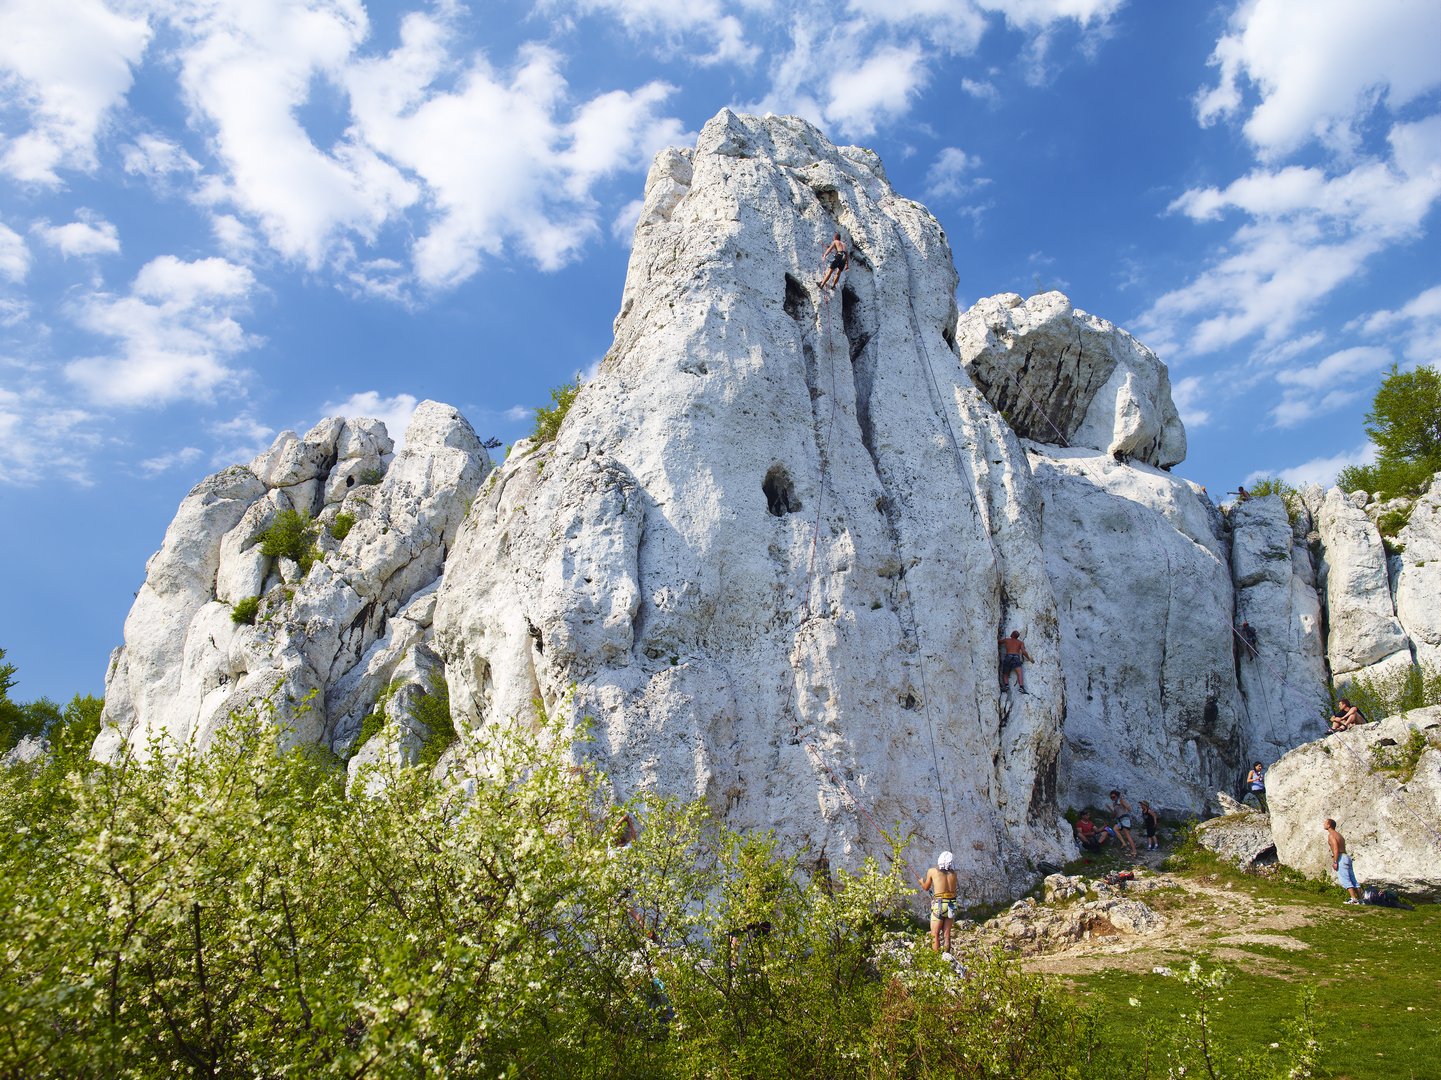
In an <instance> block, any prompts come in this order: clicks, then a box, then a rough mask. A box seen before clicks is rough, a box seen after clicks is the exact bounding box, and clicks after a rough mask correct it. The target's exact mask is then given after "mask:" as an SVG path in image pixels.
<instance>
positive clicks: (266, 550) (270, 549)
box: [258, 510, 320, 575]
mask: <svg viewBox="0 0 1441 1080" xmlns="http://www.w3.org/2000/svg"><path fill="white" fill-rule="evenodd" d="M316 528H317V526H316V524H315V521H314V520H313V519H312V518H311V516H310V515H309V514H307V513H304V512H302V511H300V510H282V511H280V513H278V514H276V515H275V520H274V521H273V522H271V524H270V527H269V528H268V529H266V530H265V531H264V532H262V533H261V534H260V536H259V537H258V539H259V540H260V552H261V554H262V555H269V556H270V557H271V558H272V559H276V558H286V559H291V560H293V561H294V562H296V563H297V564H299V566H300V572H301V574H302V575H304V574H308V573H309V572H310V568H311V567H312V566H314V565H315V563H316V561H317V560H318V559H319V558H320V551H319V550H318V549H317V548H316V546H315V531H316Z"/></svg>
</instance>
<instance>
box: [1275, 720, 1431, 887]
mask: <svg viewBox="0 0 1441 1080" xmlns="http://www.w3.org/2000/svg"><path fill="white" fill-rule="evenodd" d="M1413 730H1416V731H1420V732H1422V733H1423V735H1424V736H1425V737H1426V739H1427V740H1428V743H1429V747H1428V749H1426V750H1425V751H1424V752H1423V753H1421V755H1420V756H1419V759H1418V760H1417V761H1416V762H1415V768H1414V771H1413V773H1412V775H1411V776H1410V777H1409V779H1405V780H1404V782H1403V781H1402V779H1398V778H1397V777H1396V776H1394V775H1390V774H1388V773H1387V772H1386V771H1384V770H1381V769H1378V768H1377V767H1376V763H1375V760H1374V758H1373V750H1374V749H1375V748H1380V750H1381V752H1382V753H1383V754H1391V755H1394V754H1396V753H1397V750H1398V748H1399V747H1401V746H1404V745H1405V743H1406V741H1407V739H1408V738H1409V737H1410V735H1411V732H1412V731H1413ZM1266 799H1267V803H1268V804H1269V805H1270V808H1271V833H1272V835H1273V837H1274V838H1275V841H1276V854H1277V856H1278V857H1279V859H1280V861H1281V862H1282V863H1284V864H1285V865H1287V866H1290V867H1293V868H1295V869H1297V870H1300V871H1301V872H1302V873H1305V874H1308V875H1310V876H1313V877H1323V876H1327V875H1329V874H1330V873H1331V859H1330V854H1329V852H1328V850H1327V847H1326V837H1325V834H1324V833H1323V831H1322V823H1323V822H1324V821H1325V819H1326V818H1328V817H1329V818H1334V819H1335V821H1336V827H1337V828H1338V829H1339V830H1340V832H1341V834H1342V835H1343V836H1345V838H1346V846H1347V849H1348V850H1349V851H1350V853H1351V857H1352V860H1353V861H1354V863H1355V865H1356V876H1357V877H1358V878H1359V879H1360V881H1361V883H1362V884H1363V885H1384V886H1387V887H1390V888H1395V889H1400V890H1402V891H1404V892H1407V893H1411V894H1413V895H1419V896H1430V897H1441V707H1437V706H1433V707H1431V708H1427V709H1416V710H1413V711H1412V712H1409V713H1403V714H1401V715H1399V716H1393V717H1389V718H1387V719H1386V720H1383V721H1380V722H1379V723H1375V724H1367V725H1365V726H1364V727H1359V728H1353V729H1352V730H1350V731H1345V732H1341V733H1340V734H1336V735H1329V736H1327V737H1325V738H1323V739H1318V740H1316V741H1315V742H1311V743H1307V744H1306V745H1304V746H1299V747H1297V748H1296V749H1294V750H1292V751H1291V752H1290V753H1289V754H1287V755H1286V756H1285V757H1283V758H1281V760H1280V761H1277V762H1276V763H1275V764H1274V765H1272V766H1271V771H1270V773H1269V774H1268V775H1267V777H1266Z"/></svg>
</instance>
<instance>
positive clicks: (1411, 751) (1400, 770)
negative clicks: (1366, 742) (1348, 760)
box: [1371, 727, 1431, 784]
mask: <svg viewBox="0 0 1441 1080" xmlns="http://www.w3.org/2000/svg"><path fill="white" fill-rule="evenodd" d="M1429 749H1431V743H1430V741H1429V740H1428V739H1427V738H1426V733H1425V732H1423V731H1422V730H1421V729H1420V728H1415V727H1413V728H1412V729H1411V732H1410V734H1409V735H1407V736H1406V741H1405V742H1404V743H1401V744H1400V745H1399V746H1394V745H1393V746H1384V745H1382V744H1380V743H1377V744H1376V745H1374V746H1372V747H1371V771H1372V772H1375V773H1381V774H1383V775H1385V776H1394V777H1395V778H1396V779H1397V780H1399V781H1401V783H1403V784H1408V783H1410V782H1411V778H1412V777H1413V776H1415V775H1416V765H1417V764H1418V763H1419V762H1420V760H1421V755H1422V754H1424V753H1425V752H1426V751H1427V750H1429Z"/></svg>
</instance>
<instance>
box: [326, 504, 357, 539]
mask: <svg viewBox="0 0 1441 1080" xmlns="http://www.w3.org/2000/svg"><path fill="white" fill-rule="evenodd" d="M353 528H355V515H354V514H350V513H346V512H344V511H342V512H341V513H339V514H336V515H335V520H334V521H332V522H331V523H330V535H331V538H332V539H335V540H344V539H345V538H346V537H347V536H349V535H350V530H351V529H353Z"/></svg>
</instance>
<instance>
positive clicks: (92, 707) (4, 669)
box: [0, 649, 103, 754]
mask: <svg viewBox="0 0 1441 1080" xmlns="http://www.w3.org/2000/svg"><path fill="white" fill-rule="evenodd" d="M4 660H5V650H4V649H0V754H3V753H6V752H8V751H9V750H11V749H13V748H14V746H15V744H16V743H18V742H20V740H22V739H25V738H44V739H48V740H49V741H50V744H51V749H52V751H54V750H55V749H56V747H57V746H59V745H61V744H64V745H66V746H68V745H70V744H71V743H77V744H78V743H80V742H83V743H84V751H85V752H87V753H88V752H89V749H90V744H91V743H93V742H94V741H95V736H96V735H98V734H99V733H100V708H101V705H102V704H103V702H102V701H101V699H100V698H97V697H90V696H89V695H86V696H84V697H82V696H81V695H79V694H76V695H75V696H74V697H73V698H71V699H70V703H69V704H68V705H66V706H65V707H64V708H63V709H62V708H61V707H60V706H59V705H57V704H55V702H53V701H51V700H50V699H49V698H39V699H37V700H35V701H30V702H19V701H13V700H11V698H10V690H11V688H12V687H14V686H15V685H16V679H15V670H16V669H15V665H14V664H7V663H4Z"/></svg>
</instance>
